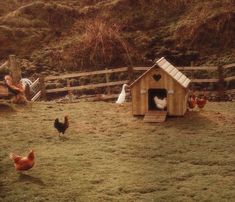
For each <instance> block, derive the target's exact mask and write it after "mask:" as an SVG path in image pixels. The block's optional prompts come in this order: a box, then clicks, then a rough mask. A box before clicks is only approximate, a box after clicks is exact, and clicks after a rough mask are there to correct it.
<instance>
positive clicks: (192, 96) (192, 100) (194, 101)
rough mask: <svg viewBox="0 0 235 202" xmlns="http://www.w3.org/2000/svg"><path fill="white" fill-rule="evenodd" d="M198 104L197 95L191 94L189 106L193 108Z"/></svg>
mask: <svg viewBox="0 0 235 202" xmlns="http://www.w3.org/2000/svg"><path fill="white" fill-rule="evenodd" d="M196 105H197V98H196V96H195V95H190V96H189V99H188V107H189V108H190V109H193V108H194V107H195V106H196Z"/></svg>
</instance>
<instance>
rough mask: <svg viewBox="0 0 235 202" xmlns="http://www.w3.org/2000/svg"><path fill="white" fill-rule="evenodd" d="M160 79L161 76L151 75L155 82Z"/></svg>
mask: <svg viewBox="0 0 235 202" xmlns="http://www.w3.org/2000/svg"><path fill="white" fill-rule="evenodd" d="M161 78H162V76H161V75H160V74H154V75H153V79H154V80H155V81H159V80H160V79H161Z"/></svg>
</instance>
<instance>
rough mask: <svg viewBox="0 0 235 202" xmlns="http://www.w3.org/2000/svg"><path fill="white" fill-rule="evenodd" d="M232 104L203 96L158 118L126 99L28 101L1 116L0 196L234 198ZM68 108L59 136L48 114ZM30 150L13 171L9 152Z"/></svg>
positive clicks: (30, 198) (13, 198) (62, 112)
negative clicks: (180, 112) (26, 161)
mask: <svg viewBox="0 0 235 202" xmlns="http://www.w3.org/2000/svg"><path fill="white" fill-rule="evenodd" d="M234 112H235V103H234V102H231V103H209V104H208V105H206V107H205V109H204V111H201V112H198V111H194V112H188V113H187V114H186V116H185V117H182V118H169V119H168V120H167V121H166V122H165V123H161V124H157V123H155V124H149V123H144V122H143V121H142V119H141V118H137V117H133V116H132V114H131V105H130V104H129V103H127V104H126V105H124V106H123V107H119V106H117V105H115V104H113V103H105V102H80V103H73V104H58V103H54V102H48V103H33V104H32V105H31V106H28V107H26V108H19V109H18V111H17V112H11V113H2V114H1V116H0V120H1V123H0V131H1V132H0V133H1V135H0V147H1V151H0V161H1V167H0V173H1V178H0V201H4V202H5V201H128V202H129V201H146V202H147V201H187V202H188V201H220V202H221V201H233V200H234V198H235V191H234V190H235V173H234V172H235V170H234V168H235V155H234V154H235V150H234V145H235V133H234V131H235V130H234V129H235V124H234V123H235V121H234V120H235V119H234V118H235V116H234ZM64 115H69V118H70V128H69V129H68V131H67V132H66V134H65V135H64V137H61V138H59V137H58V134H57V132H56V130H55V129H54V128H53V122H54V119H55V118H57V117H58V118H62V117H63V116H64ZM29 148H33V149H34V150H35V152H36V165H35V167H34V168H32V169H31V170H29V171H27V172H25V173H24V174H19V173H17V172H16V171H15V170H14V167H13V164H12V162H11V161H10V159H9V153H10V152H15V153H17V154H20V155H26V154H27V152H28V150H29Z"/></svg>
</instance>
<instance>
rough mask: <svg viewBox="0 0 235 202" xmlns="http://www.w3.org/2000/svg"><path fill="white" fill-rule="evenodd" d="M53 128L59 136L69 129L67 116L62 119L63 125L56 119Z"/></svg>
mask: <svg viewBox="0 0 235 202" xmlns="http://www.w3.org/2000/svg"><path fill="white" fill-rule="evenodd" d="M54 127H55V128H56V129H57V130H58V132H59V135H60V133H62V134H64V133H65V131H66V130H67V128H68V127H69V119H68V116H65V117H64V123H61V122H59V119H58V118H57V119H56V120H55V122H54Z"/></svg>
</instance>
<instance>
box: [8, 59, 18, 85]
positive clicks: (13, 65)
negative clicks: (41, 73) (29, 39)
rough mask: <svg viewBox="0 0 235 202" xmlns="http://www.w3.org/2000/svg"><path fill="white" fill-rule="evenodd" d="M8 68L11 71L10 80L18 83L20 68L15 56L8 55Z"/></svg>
mask: <svg viewBox="0 0 235 202" xmlns="http://www.w3.org/2000/svg"><path fill="white" fill-rule="evenodd" d="M9 69H10V72H11V76H12V80H13V83H14V84H18V83H19V82H20V80H21V69H20V67H19V65H18V64H17V62H16V56H15V55H10V56H9Z"/></svg>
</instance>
